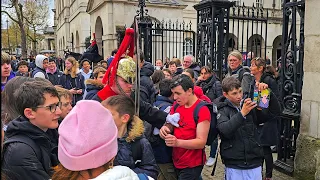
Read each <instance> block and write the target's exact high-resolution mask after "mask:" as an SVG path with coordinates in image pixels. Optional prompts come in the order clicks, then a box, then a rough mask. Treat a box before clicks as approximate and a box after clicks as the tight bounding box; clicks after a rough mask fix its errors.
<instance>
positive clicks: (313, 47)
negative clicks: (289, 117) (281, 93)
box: [294, 0, 320, 180]
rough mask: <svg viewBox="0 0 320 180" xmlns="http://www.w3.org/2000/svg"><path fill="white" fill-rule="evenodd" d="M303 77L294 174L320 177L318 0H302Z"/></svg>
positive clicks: (319, 23) (319, 3)
mask: <svg viewBox="0 0 320 180" xmlns="http://www.w3.org/2000/svg"><path fill="white" fill-rule="evenodd" d="M305 5H306V8H305V28H304V33H305V48H304V64H303V66H304V78H303V87H302V104H301V106H302V107H301V123H300V125H301V127H300V134H299V136H298V139H297V151H296V156H295V164H294V167H295V170H294V171H295V177H297V178H299V179H317V180H318V179H320V90H319V87H320V63H319V60H318V58H316V57H317V55H316V54H317V53H316V52H320V31H319V27H320V21H319V17H320V11H319V10H318V7H320V1H319V0H306V2H305Z"/></svg>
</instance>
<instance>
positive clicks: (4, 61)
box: [1, 52, 11, 65]
mask: <svg viewBox="0 0 320 180" xmlns="http://www.w3.org/2000/svg"><path fill="white" fill-rule="evenodd" d="M10 63H11V57H10V55H9V54H8V53H5V52H1V65H3V64H10Z"/></svg>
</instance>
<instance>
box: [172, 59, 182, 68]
mask: <svg viewBox="0 0 320 180" xmlns="http://www.w3.org/2000/svg"><path fill="white" fill-rule="evenodd" d="M172 61H173V62H176V65H177V67H179V66H181V60H180V59H178V58H172Z"/></svg>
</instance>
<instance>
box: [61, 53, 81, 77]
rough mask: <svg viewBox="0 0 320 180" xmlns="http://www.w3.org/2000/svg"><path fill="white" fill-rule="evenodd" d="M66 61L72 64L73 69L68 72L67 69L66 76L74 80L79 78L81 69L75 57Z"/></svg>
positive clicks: (65, 70)
mask: <svg viewBox="0 0 320 180" xmlns="http://www.w3.org/2000/svg"><path fill="white" fill-rule="evenodd" d="M66 61H69V62H70V63H71V64H72V68H71V69H70V70H68V69H67V68H65V69H64V74H65V75H68V74H70V75H71V77H72V78H75V77H77V70H78V68H79V63H78V61H77V60H76V59H75V58H74V57H68V58H67V59H66Z"/></svg>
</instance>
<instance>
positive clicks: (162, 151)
mask: <svg viewBox="0 0 320 180" xmlns="http://www.w3.org/2000/svg"><path fill="white" fill-rule="evenodd" d="M173 102H174V101H173V100H171V99H169V98H168V97H165V96H161V95H159V96H157V97H156V102H154V103H153V106H155V107H157V108H159V110H161V111H165V112H168V113H169V112H170V108H171V106H172V104H173ZM153 139H154V142H153V143H151V145H152V149H153V152H154V157H155V159H156V161H157V163H158V164H165V163H172V147H168V146H167V145H166V143H165V141H164V140H163V139H161V138H160V136H154V137H153Z"/></svg>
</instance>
